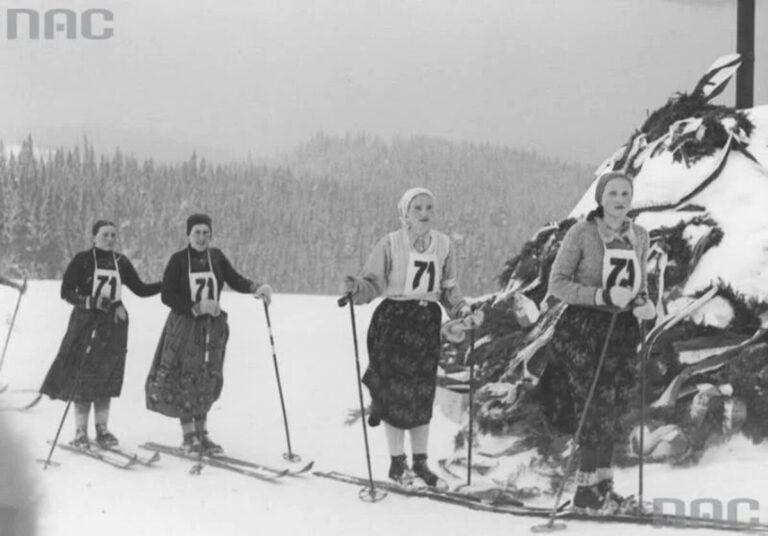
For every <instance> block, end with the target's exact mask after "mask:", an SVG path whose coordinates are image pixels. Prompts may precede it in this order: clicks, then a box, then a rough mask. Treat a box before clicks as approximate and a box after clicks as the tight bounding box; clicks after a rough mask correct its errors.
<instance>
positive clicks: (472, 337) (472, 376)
mask: <svg viewBox="0 0 768 536" xmlns="http://www.w3.org/2000/svg"><path fill="white" fill-rule="evenodd" d="M474 349H475V328H472V329H470V330H469V350H468V351H467V360H468V361H469V443H468V445H467V486H471V485H472V441H473V433H474V430H473V426H474V418H473V415H472V414H473V413H474V411H473V410H474V407H473V406H474V391H475V360H474V359H473V358H472V352H473V351H474Z"/></svg>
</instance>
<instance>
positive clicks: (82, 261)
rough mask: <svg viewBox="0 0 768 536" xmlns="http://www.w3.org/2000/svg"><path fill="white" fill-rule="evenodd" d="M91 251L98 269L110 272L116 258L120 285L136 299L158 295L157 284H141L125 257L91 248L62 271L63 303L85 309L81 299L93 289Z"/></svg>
mask: <svg viewBox="0 0 768 536" xmlns="http://www.w3.org/2000/svg"><path fill="white" fill-rule="evenodd" d="M94 250H95V251H96V258H97V259H98V262H99V268H107V269H114V267H115V262H114V259H115V258H116V259H117V266H118V271H119V272H120V280H121V281H122V284H123V285H125V286H126V287H128V288H129V289H131V291H132V292H133V293H134V294H136V295H137V296H139V297H141V298H146V297H149V296H154V295H155V294H157V293H158V292H160V283H159V282H158V283H149V284H147V283H144V282H143V281H142V280H141V279H140V278H139V275H138V274H137V273H136V269H135V268H134V267H133V264H131V261H130V260H128V257H126V256H125V255H122V254H120V253H117V252H114V257H113V256H112V252H111V251H105V250H103V249H99V248H96V247H94V248H91V249H89V250H86V251H81V252H80V253H78V254H77V255H75V257H74V258H73V259H72V261H71V262H70V263H69V265H68V266H67V269H66V270H65V271H64V279H63V280H62V281H61V297H62V298H63V299H64V300H66V301H67V302H69V303H71V304H72V305H74V306H76V307H85V300H86V298H87V297H88V296H90V295H91V289H92V287H93V268H94V266H93V252H94Z"/></svg>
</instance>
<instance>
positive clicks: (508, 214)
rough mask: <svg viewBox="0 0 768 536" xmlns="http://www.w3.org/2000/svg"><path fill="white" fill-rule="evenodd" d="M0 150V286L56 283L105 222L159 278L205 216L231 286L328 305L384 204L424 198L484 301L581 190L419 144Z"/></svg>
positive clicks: (527, 162)
mask: <svg viewBox="0 0 768 536" xmlns="http://www.w3.org/2000/svg"><path fill="white" fill-rule="evenodd" d="M0 149H2V150H0V192H1V194H2V201H1V202H2V205H0V211H1V212H0V248H2V251H3V255H2V257H1V258H2V261H0V262H2V263H3V265H2V266H0V269H1V270H2V272H0V273H3V274H5V275H7V276H10V277H21V276H23V275H27V276H28V277H30V278H37V279H56V278H60V277H61V275H62V273H63V271H64V268H65V267H66V265H67V263H68V262H69V260H70V259H71V258H72V256H73V255H74V254H75V253H76V252H78V251H80V250H83V249H86V248H88V247H90V245H91V243H90V238H91V236H90V227H91V224H92V223H93V222H94V221H95V220H97V219H110V220H112V221H114V222H115V223H116V224H117V226H118V229H119V232H120V236H119V245H118V250H119V251H122V252H123V253H125V254H126V255H127V256H128V257H129V258H130V259H131V260H132V261H133V263H134V265H135V266H136V268H137V270H138V271H139V274H140V275H141V276H142V277H143V278H145V279H158V278H160V277H161V276H162V270H163V268H164V266H165V264H166V262H167V260H168V257H169V256H170V254H171V253H172V252H173V251H175V250H177V249H179V248H181V247H183V246H184V245H185V244H186V241H185V239H186V237H185V234H184V233H185V220H186V217H187V216H188V215H189V214H191V213H193V212H206V213H208V214H209V215H211V217H212V218H213V238H214V242H213V245H214V246H216V247H219V248H221V249H222V250H223V251H224V252H225V253H226V254H227V256H228V257H229V258H230V259H231V260H232V262H233V264H234V266H235V267H236V268H237V269H238V270H239V271H240V272H241V273H243V274H244V275H245V276H246V277H263V278H264V279H266V280H267V281H269V282H270V284H271V285H272V286H273V287H274V288H275V289H276V291H277V292H290V293H311V294H336V293H338V292H340V290H341V279H342V277H343V276H344V275H345V274H347V273H356V272H357V271H359V269H360V268H361V267H362V264H363V263H364V262H365V259H366V257H367V255H368V253H369V251H370V249H371V247H372V246H373V245H374V244H375V242H376V241H377V240H378V239H379V238H380V237H382V236H383V235H384V234H385V233H386V232H388V231H390V230H394V229H396V228H397V227H398V225H399V221H398V218H397V209H396V204H397V201H398V199H399V197H400V195H401V194H402V192H403V191H404V190H405V189H406V188H409V187H411V186H426V187H427V188H430V189H431V190H432V191H433V192H434V193H435V194H436V196H437V214H438V217H437V228H438V230H441V231H443V232H446V233H448V234H449V235H450V236H451V237H452V239H453V241H454V244H455V245H456V248H457V253H458V259H459V269H460V273H461V276H460V281H461V284H462V287H463V289H464V291H465V292H466V293H467V294H469V295H477V294H482V293H486V292H489V291H492V290H494V289H495V288H496V277H497V276H498V274H499V273H500V272H501V270H502V268H503V263H504V261H505V260H506V259H508V258H509V257H511V256H512V255H514V254H515V253H516V252H517V250H518V249H519V248H520V246H522V244H523V243H524V242H525V240H526V239H528V238H529V237H530V235H531V233H532V232H534V231H535V230H536V229H537V228H538V227H539V226H540V225H542V224H544V223H546V222H547V221H550V220H559V219H561V218H563V217H564V216H565V215H566V214H567V213H568V211H569V210H570V208H571V207H572V206H573V205H574V204H575V202H576V201H577V200H578V199H579V197H580V196H581V195H582V193H583V192H584V190H585V189H586V187H587V186H588V185H589V182H590V181H591V179H592V168H590V167H588V166H584V165H574V164H568V163H564V162H561V161H557V160H553V159H548V158H544V157H541V156H538V155H536V154H535V153H531V152H526V151H519V150H514V149H509V148H504V147H498V146H491V145H484V144H471V143H466V142H451V141H446V140H442V139H436V138H428V137H414V138H407V139H406V138H395V139H393V140H391V141H383V140H381V139H378V138H374V137H370V136H366V135H347V136H345V137H331V136H328V135H326V134H322V133H320V134H317V135H315V136H314V137H313V138H311V139H310V140H309V141H307V142H306V143H304V144H302V145H301V146H299V147H297V148H296V149H295V150H293V151H292V152H290V153H286V154H283V155H281V156H279V157H273V158H270V159H268V160H267V159H264V160H258V161H257V160H253V159H251V160H244V161H240V162H230V163H218V162H217V163H212V162H209V161H207V160H206V159H205V158H203V157H201V156H198V155H196V154H195V153H191V156H190V158H189V159H187V160H186V161H182V162H171V163H168V162H162V163H156V162H154V161H153V160H152V159H142V158H141V157H140V156H134V155H127V154H123V153H122V152H121V151H120V150H119V149H118V150H116V151H114V152H113V153H111V154H96V152H95V151H94V148H93V146H92V145H91V144H90V143H89V142H88V140H83V141H82V142H81V143H80V144H79V145H76V146H73V147H69V148H59V149H56V150H55V151H51V150H47V149H46V150H45V151H41V150H38V148H36V147H35V144H34V142H33V139H32V138H31V137H30V138H27V139H26V140H25V141H24V143H23V144H22V146H21V149H20V150H18V151H6V150H5V149H3V148H2V147H0Z"/></svg>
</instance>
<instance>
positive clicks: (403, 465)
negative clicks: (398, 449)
mask: <svg viewBox="0 0 768 536" xmlns="http://www.w3.org/2000/svg"><path fill="white" fill-rule="evenodd" d="M391 458H392V460H391V462H390V464H389V479H390V480H393V481H394V482H396V483H397V484H399V485H401V486H403V487H411V486H413V480H414V474H413V472H412V471H411V470H410V469H409V468H408V463H407V462H406V460H407V457H406V455H405V454H400V455H398V456H392V457H391Z"/></svg>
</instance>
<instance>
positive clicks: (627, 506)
mask: <svg viewBox="0 0 768 536" xmlns="http://www.w3.org/2000/svg"><path fill="white" fill-rule="evenodd" d="M597 491H598V493H600V495H602V497H603V501H604V504H603V511H605V512H607V513H613V514H618V513H629V512H633V511H635V510H638V509H639V508H640V505H639V504H638V501H637V500H636V499H635V498H634V496H632V495H630V496H628V497H624V496H623V495H619V494H618V493H616V491H614V489H613V479H606V480H601V481H600V482H598V483H597Z"/></svg>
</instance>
